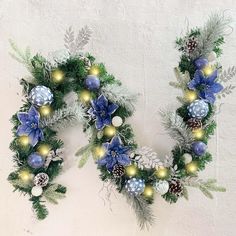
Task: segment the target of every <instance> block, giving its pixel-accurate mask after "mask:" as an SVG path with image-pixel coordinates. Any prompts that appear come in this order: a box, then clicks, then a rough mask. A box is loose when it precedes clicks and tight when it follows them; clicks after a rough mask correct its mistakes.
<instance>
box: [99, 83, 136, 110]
mask: <svg viewBox="0 0 236 236" xmlns="http://www.w3.org/2000/svg"><path fill="white" fill-rule="evenodd" d="M102 93H103V94H104V95H105V96H106V97H107V98H108V99H109V100H110V101H111V102H113V103H116V104H117V105H120V106H122V107H125V108H126V109H127V110H128V111H129V112H130V113H133V112H134V110H135V106H134V104H135V103H136V101H137V97H138V94H136V93H131V92H130V91H129V90H128V89H127V88H126V87H125V86H122V85H118V84H109V85H106V86H105V87H103V88H102Z"/></svg>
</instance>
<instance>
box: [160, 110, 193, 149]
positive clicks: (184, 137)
mask: <svg viewBox="0 0 236 236" xmlns="http://www.w3.org/2000/svg"><path fill="white" fill-rule="evenodd" d="M160 114H161V117H162V124H163V126H164V128H165V129H166V130H167V132H168V134H169V135H170V136H171V137H172V138H173V139H174V140H176V141H177V142H178V144H179V145H180V146H182V147H185V148H186V149H189V147H190V145H191V143H192V142H193V137H192V132H191V130H190V129H189V128H188V127H187V126H186V124H185V122H184V121H183V118H182V117H180V116H179V115H177V113H176V112H170V111H161V112H160Z"/></svg>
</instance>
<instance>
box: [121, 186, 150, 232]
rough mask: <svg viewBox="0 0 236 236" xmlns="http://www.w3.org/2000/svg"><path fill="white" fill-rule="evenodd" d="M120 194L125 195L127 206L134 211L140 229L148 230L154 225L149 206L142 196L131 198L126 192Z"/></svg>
mask: <svg viewBox="0 0 236 236" xmlns="http://www.w3.org/2000/svg"><path fill="white" fill-rule="evenodd" d="M122 193H123V194H124V195H125V197H126V199H127V202H128V203H129V205H130V206H131V207H132V208H133V210H134V211H135V213H136V217H137V219H138V222H139V226H140V228H141V229H143V228H147V229H148V228H149V227H150V226H151V225H152V224H153V223H154V216H153V214H152V211H151V207H150V204H148V203H147V202H146V200H145V199H144V198H143V197H142V196H132V195H130V194H129V193H127V192H126V191H123V192H122Z"/></svg>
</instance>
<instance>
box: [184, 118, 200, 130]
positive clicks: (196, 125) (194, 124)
mask: <svg viewBox="0 0 236 236" xmlns="http://www.w3.org/2000/svg"><path fill="white" fill-rule="evenodd" d="M187 125H188V127H190V128H191V129H192V130H194V129H201V128H202V122H201V120H199V119H197V118H190V119H189V120H188V121H187Z"/></svg>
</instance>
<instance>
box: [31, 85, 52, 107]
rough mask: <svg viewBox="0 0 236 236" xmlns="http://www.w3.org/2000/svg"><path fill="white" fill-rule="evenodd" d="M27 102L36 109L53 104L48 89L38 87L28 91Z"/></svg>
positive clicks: (41, 86)
mask: <svg viewBox="0 0 236 236" xmlns="http://www.w3.org/2000/svg"><path fill="white" fill-rule="evenodd" d="M29 101H30V102H31V103H32V104H33V105H35V106H37V107H41V106H45V105H50V104H51V103H52V102H53V94H52V92H51V90H50V89H49V88H48V87H45V86H43V85H39V86H36V87H34V88H33V89H32V90H31V91H30V94H29Z"/></svg>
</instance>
